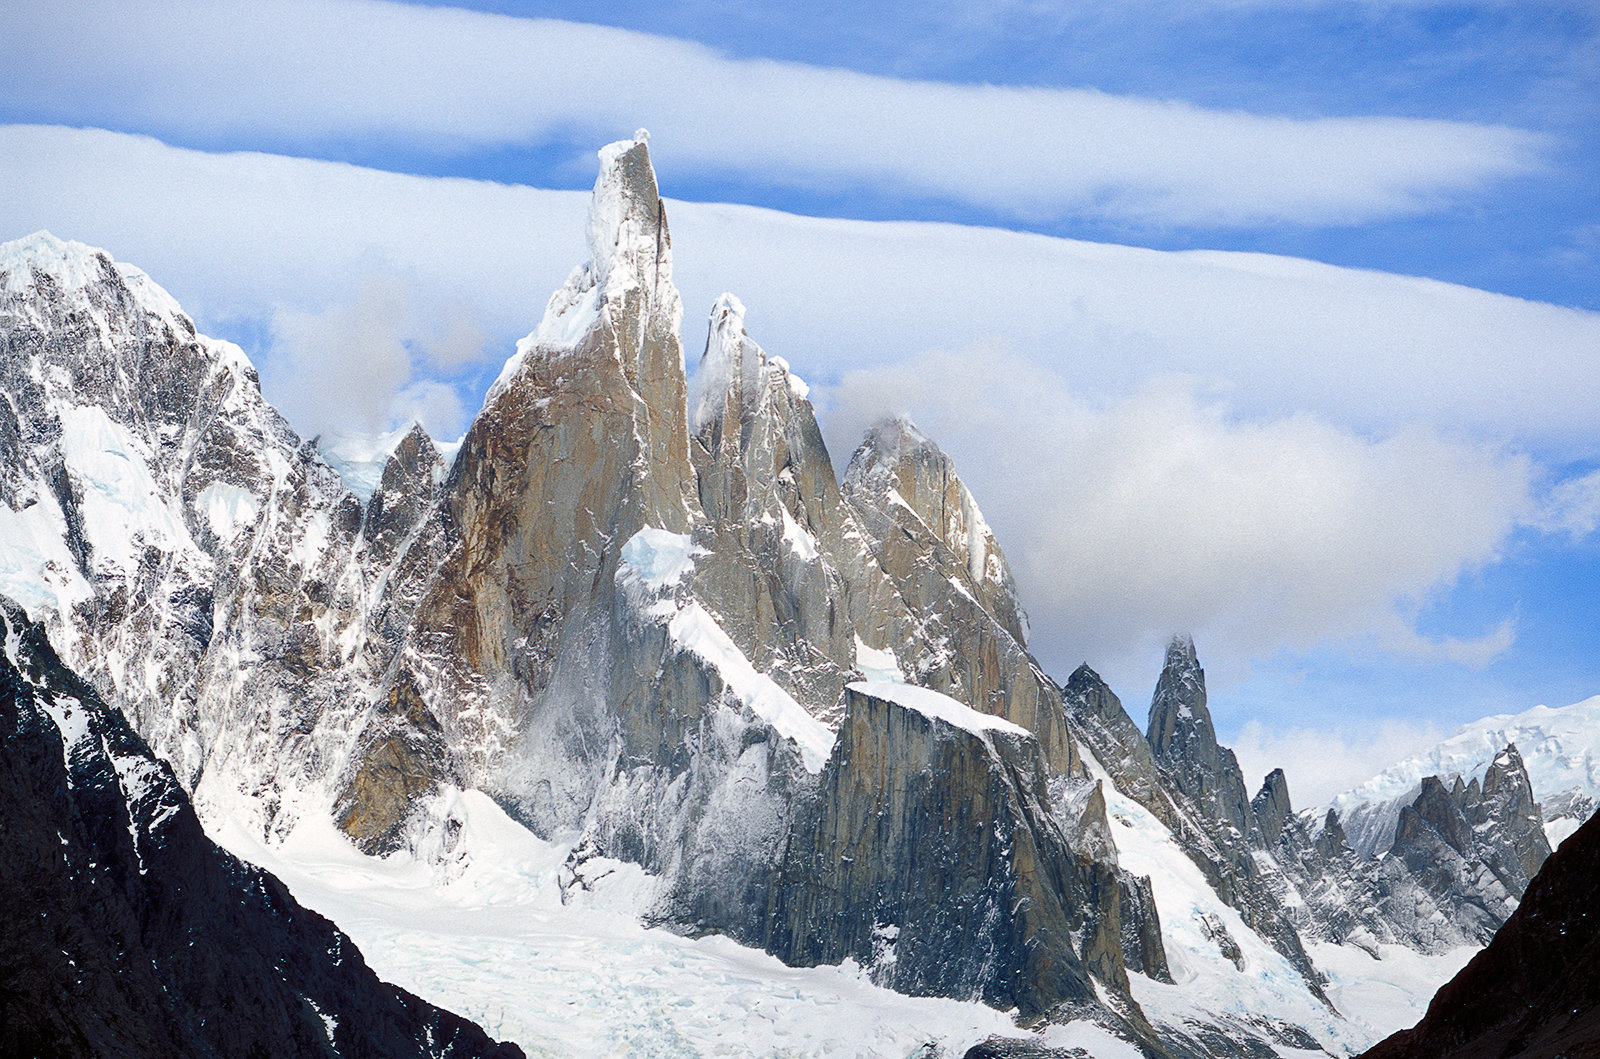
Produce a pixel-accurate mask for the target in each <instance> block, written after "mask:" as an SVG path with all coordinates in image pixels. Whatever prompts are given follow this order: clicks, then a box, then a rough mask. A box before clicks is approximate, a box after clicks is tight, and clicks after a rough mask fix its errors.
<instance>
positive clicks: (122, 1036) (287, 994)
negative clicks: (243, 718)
mask: <svg viewBox="0 0 1600 1059" xmlns="http://www.w3.org/2000/svg"><path fill="white" fill-rule="evenodd" d="M0 632H3V634H4V636H3V638H4V643H5V653H4V656H3V657H0V749H3V751H4V752H3V753H0V855H3V856H4V859H5V864H6V870H5V872H3V873H0V923H3V924H4V928H3V929H0V981H4V982H5V983H6V987H5V988H4V989H3V990H0V1052H4V1053H5V1054H7V1055H82V1056H98V1055H172V1056H220V1055H329V1056H333V1055H352V1056H365V1055H380V1054H381V1055H395V1056H401V1055H414V1056H449V1057H462V1059H465V1057H468V1056H485V1057H496V1059H511V1057H513V1056H521V1055H522V1050H521V1049H520V1048H518V1047H516V1046H515V1045H509V1044H498V1045H497V1044H496V1043H495V1042H493V1041H491V1040H490V1039H489V1038H488V1037H487V1036H486V1035H485V1034H484V1033H483V1031H482V1030H481V1029H479V1028H478V1027H477V1026H476V1025H474V1024H472V1023H470V1022H468V1021H466V1020H465V1019H462V1018H460V1017H458V1016H456V1015H453V1014H451V1013H450V1012H448V1011H443V1010H440V1009H439V1008H436V1007H433V1006H432V1005H430V1004H427V1003H424V1002H423V1001H421V1000H419V999H417V998H416V997H415V996H412V995H411V994H410V993H407V992H405V991H404V990H402V989H399V988H396V987H394V986H389V985H385V984H384V983H382V982H380V981H378V979H377V977H376V976H375V975H373V973H372V972H371V971H370V970H369V969H368V968H367V966H366V964H365V963H364V962H363V961H362V959H361V954H360V953H359V952H358V951H357V950H356V948H355V946H354V945H353V944H352V943H351V941H350V939H349V938H347V937H345V936H344V935H343V934H341V933H340V932H339V931H338V930H337V929H335V928H334V926H333V925H332V924H331V923H329V922H328V921H327V920H325V919H323V918H322V917H321V916H318V915H316V914H315V913H313V912H308V911H306V910H305V909H303V908H301V907H300V906H299V905H298V904H297V903H296V902H295V900H294V898H293V897H291V896H290V895H289V892H288V891H287V890H286V889H284V887H283V885H282V884H281V883H279V882H278V880H277V879H275V878H273V877H272V876H271V875H268V874H267V873H266V872H263V871H261V870H260V869H257V868H253V867H251V866H249V865H247V864H244V863H242V862H240V861H238V860H236V859H234V858H233V857H232V856H230V855H229V854H227V853H225V852H223V851H222V850H221V849H219V848H217V847H216V846H215V845H213V844H212V843H211V842H210V841H209V840H207V839H206V837H205V835H204V834H203V832H202V831H201V828H200V822H199V820H198V819H197V818H196V817H195V815H194V811H193V809H191V807H190V805H189V800H188V798H187V796H186V795H185V794H184V792H183V788H182V787H181V786H179V784H178V782H177V780H176V778H175V777H174V776H173V774H172V772H171V770H170V769H168V768H167V766H166V765H165V764H163V763H161V762H159V761H158V760H157V759H156V758H155V757H154V756H153V755H152V754H151V753H150V751H149V749H148V748H147V747H146V746H145V744H144V742H143V741H142V740H141V739H139V737H138V736H137V735H135V734H134V732H133V731H132V729H131V728H129V726H128V724H127V722H125V721H124V720H123V719H122V717H121V715H120V714H119V713H118V712H117V711H116V710H114V709H112V708H110V707H108V706H106V705H105V704H104V703H103V702H101V701H100V699H99V697H98V696H97V695H96V694H95V693H94V692H93V690H91V689H90V688H89V686H88V685H87V684H85V683H84V682H83V681H81V680H80V679H79V678H78V677H77V676H76V675H75V674H73V673H72V672H71V671H69V670H68V669H66V667H64V666H63V665H62V664H61V662H60V660H59V659H58V658H57V657H56V655H55V652H54V651H53V650H52V649H51V648H50V645H49V643H48V641H47V640H46V638H45V634H44V630H43V628H42V627H41V626H39V625H37V624H33V623H31V622H29V621H28V620H27V618H26V616H25V615H24V614H23V612H22V610H21V608H19V607H17V606H16V605H15V604H13V603H12V602H11V601H9V600H3V599H0ZM197 939H203V942H204V943H203V944H196V940H197Z"/></svg>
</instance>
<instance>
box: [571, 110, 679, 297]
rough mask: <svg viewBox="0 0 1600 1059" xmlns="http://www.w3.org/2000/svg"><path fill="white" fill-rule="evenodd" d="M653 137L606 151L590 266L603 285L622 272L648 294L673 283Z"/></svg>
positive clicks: (592, 215)
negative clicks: (653, 160) (653, 161)
mask: <svg viewBox="0 0 1600 1059" xmlns="http://www.w3.org/2000/svg"><path fill="white" fill-rule="evenodd" d="M648 136H649V134H648V133H646V132H644V130H642V129H641V130H640V131H639V132H638V133H636V134H635V135H634V139H632V140H619V141H617V142H616V143H612V144H607V145H606V146H605V147H602V148H600V175H599V176H598V177H597V178H596V179H595V182H594V194H593V195H592V196H591V198H590V200H589V223H588V237H589V267H590V268H591V269H592V270H593V271H594V274H595V277H596V278H597V279H598V280H599V281H600V283H601V285H602V286H605V285H608V284H609V282H611V281H612V276H613V274H614V273H616V272H617V271H618V270H619V269H620V270H622V271H623V273H624V275H623V276H621V277H618V278H619V279H622V280H624V281H625V282H637V283H638V285H639V286H641V287H644V288H645V289H647V290H654V289H656V288H657V287H659V286H660V285H661V284H662V283H671V282H672V244H671V240H670V239H669V238H668V236H667V220H666V210H665V207H663V205H662V203H661V194H660V191H659V190H658V188H657V186H656V171H655V169H653V168H652V167H651V165H650V147H649V145H648V142H647V140H648Z"/></svg>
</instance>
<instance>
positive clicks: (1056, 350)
mask: <svg viewBox="0 0 1600 1059" xmlns="http://www.w3.org/2000/svg"><path fill="white" fill-rule="evenodd" d="M659 142H660V141H659V137H658V138H657V139H656V140H654V141H652V150H653V151H654V150H655V149H656V148H657V145H658V144H659ZM0 157H4V158H5V159H6V164H5V165H4V166H0V232H4V233H7V237H14V236H18V235H23V234H26V233H28V232H31V231H33V230H36V229H38V228H50V229H52V230H54V231H55V232H56V234H58V235H60V236H62V237H67V238H74V239H80V240H82V241H84V242H88V243H91V244H93V245H98V246H103V247H105V248H107V249H108V250H110V251H111V252H112V253H113V254H114V255H115V256H117V257H118V258H120V259H122V260H126V261H129V262H132V263H134V264H137V265H139V266H140V267H141V268H144V269H146V270H147V271H149V272H150V273H151V274H152V275H154V276H155V277H156V278H157V279H158V281H159V282H161V283H162V284H163V285H164V286H166V287H168V288H169V289H170V290H171V291H172V292H173V294H175V295H176V296H177V297H178V298H179V300H180V301H181V302H182V303H183V305H184V306H185V307H186V308H187V309H188V310H189V311H190V312H191V313H194V314H195V315H197V316H198V317H199V318H200V319H201V320H202V322H207V321H210V322H213V323H214V324H215V323H224V324H225V323H226V322H228V321H230V320H234V319H247V320H248V319H261V318H269V317H271V316H272V315H273V313H274V312H275V311H276V310H277V309H278V308H279V307H284V308H287V309H291V310H295V311H303V312H309V313H322V312H326V311H328V310H329V309H332V308H335V307H338V306H345V305H349V304H352V303H354V302H355V301H356V300H357V298H358V296H359V289H360V286H361V283H362V282H363V281H365V280H367V279H369V278H375V277H378V278H381V277H389V278H391V279H392V278H395V277H398V278H400V279H401V280H403V281H404V282H405V283H406V284H407V287H408V291H410V292H411V295H410V296H411V297H412V298H413V300H415V301H417V303H418V306H419V309H418V311H419V314H420V317H419V320H418V322H417V323H416V325H415V326H416V327H417V328H419V329H421V332H419V333H422V332H425V334H424V335H423V338H424V341H423V344H424V345H425V346H427V345H428V344H429V343H430V342H433V341H435V339H434V338H433V337H432V336H438V335H441V334H444V335H449V334H455V333H459V332H463V331H465V332H472V331H474V330H481V332H482V333H483V334H485V335H486V336H488V337H487V340H486V343H485V345H484V347H483V353H482V356H483V357H485V358H487V359H488V360H490V361H493V362H494V363H495V364H496V366H497V365H498V362H499V360H500V359H501V358H502V357H504V356H505V355H507V354H508V353H509V346H510V342H511V340H512V339H514V338H515V337H519V336H521V335H523V334H526V333H527V332H529V331H530V330H532V329H533V328H534V327H535V326H536V325H537V323H538V320H539V318H540V316H541V315H542V313H543V311H544V306H545V303H546V302H547V301H548V300H549V296H550V293H551V292H552V291H553V290H555V289H556V288H557V287H559V286H560V285H561V284H562V282H563V281H564V280H565V279H566V277H567V274H568V272H570V271H571V269H572V266H573V265H574V264H577V263H578V262H580V261H582V260H583V258H584V255H585V253H586V250H585V246H584V237H583V231H584V225H583V217H584V211H585V209H586V202H587V195H586V194H584V193H582V192H558V191H540V190H536V189H533V188H525V187H511V186H507V185H503V184H494V183H488V182H484V181H471V180H460V179H437V178H426V177H414V176H402V175H397V174H393V173H384V172H378V171H375V170H370V169H362V168H358V167H355V166H349V165H343V164H338V163H329V162H318V161H310V160H306V159H296V158H287V157H282V156H275V155H263V154H220V155H219V154H206V153H201V152H197V151H187V150H180V149H176V148H172V147H167V146H164V145H162V144H160V143H158V142H156V141H153V140H150V139H147V138H144V137H134V136H125V135H119V134H116V133H107V132H100V131H95V130H73V129H62V128H54V127H38V126H0ZM658 169H659V170H660V172H661V178H662V181H663V184H664V186H665V187H666V188H667V190H669V191H670V189H671V184H672V171H671V170H670V169H668V168H666V167H665V166H664V165H662V164H658ZM668 218H669V222H670V225H671V228H672V238H673V243H674V247H675V249H676V254H675V255H674V258H675V262H676V264H675V269H676V271H675V278H676V280H677V282H678V284H679V286H680V287H681V288H682V290H683V292H684V303H685V305H686V306H688V312H687V316H686V324H685V333H686V344H687V345H688V346H690V347H693V346H695V345H696V343H697V342H698V341H699V339H700V334H701V333H702V332H701V328H702V326H703V324H702V323H701V320H702V319H703V317H701V316H700V313H702V312H706V311H709V309H710V307H711V304H712V302H713V301H714V300H715V298H716V297H717V296H718V295H719V294H721V293H722V292H723V291H733V292H734V293H736V294H738V295H739V296H740V298H741V299H743V301H744V303H745V304H746V305H747V306H748V307H749V324H750V328H751V331H752V334H755V335H756V336H757V338H758V340H759V341H761V342H762V343H763V345H765V346H767V347H768V348H769V349H771V350H773V351H774V352H775V353H778V354H780V355H782V356H784V357H785V358H787V359H788V360H789V361H790V363H792V364H793V365H794V366H795V368H796V370H797V371H799V372H800V373H801V374H802V375H804V376H806V377H807V378H809V379H810V380H811V381H813V382H817V383H821V384H826V383H828V382H831V381H834V380H837V379H838V378H839V377H840V376H841V375H842V373H843V372H845V371H847V370H850V369H853V368H870V367H878V366H884V365H890V364H895V363H897V362H900V361H903V360H905V359H906V358H908V357H911V356H915V355H918V354H920V353H922V352H924V351H926V350H928V349H935V348H943V349H959V348H965V347H968V346H971V345H973V344H975V343H978V342H980V341H984V340H987V339H993V340H995V341H996V342H998V343H1000V344H1001V345H1003V346H1004V347H1005V348H1007V349H1009V350H1011V351H1013V352H1014V353H1015V354H1017V355H1018V356H1019V357H1023V358H1025V359H1027V360H1029V361H1031V362H1033V363H1035V364H1038V365H1040V366H1042V367H1047V368H1049V369H1050V370H1051V371H1053V372H1055V373H1057V374H1058V375H1060V376H1061V377H1063V378H1066V379H1070V380H1071V382H1072V385H1073V387H1074V390H1075V391H1076V392H1078V393H1080V394H1082V395H1085V396H1086V397H1126V396H1128V395H1130V394H1132V393H1133V392H1135V391H1136V390H1137V389H1138V388H1139V387H1140V386H1141V385H1142V384H1143V382H1144V380H1146V379H1148V378H1149V377H1151V376H1152V375H1161V374H1181V375H1192V376H1194V377H1196V378H1198V379H1201V380H1203V381H1205V382H1206V383H1207V384H1208V385H1212V384H1215V385H1220V386H1226V387H1228V388H1229V389H1228V396H1229V401H1230V404H1231V406H1232V407H1233V408H1234V409H1235V410H1236V411H1238V412H1239V413H1241V414H1244V415H1249V416H1255V417H1269V418H1270V417H1275V416H1283V415H1288V414H1291V413H1293V412H1296V411H1302V410H1304V411H1311V412H1315V413H1316V414H1318V415H1320V416H1322V417H1324V418H1326V419H1328V420H1330V421H1332V422H1336V423H1341V424H1346V425H1349V426H1352V427H1355V428H1358V429H1362V430H1366V431H1369V432H1385V431H1393V430H1396V429H1399V428H1400V427H1401V426H1403V425H1404V424H1407V423H1411V422H1424V423H1429V424H1433V425H1436V426H1438V427H1440V428H1443V429H1450V430H1457V431H1463V432H1466V433H1468V434H1470V435H1473V436H1478V437H1487V438H1491V439H1511V440H1513V441H1515V442H1516V443H1518V444H1520V445H1524V446H1529V447H1534V448H1537V449H1539V450H1540V451H1542V452H1557V451H1559V452H1562V453H1569V454H1570V456H1569V457H1568V458H1582V457H1585V456H1587V455H1588V454H1590V453H1592V451H1593V449H1594V447H1595V445H1596V443H1597V441H1600V438H1597V436H1596V435H1597V428H1596V423H1595V417H1594V409H1595V408H1597V407H1600V371H1596V370H1595V365H1596V364H1597V363H1600V313H1591V312H1584V311H1581V310H1576V309H1566V308H1561V307H1557V306H1551V305H1544V304H1539V303H1535V302H1527V301H1522V300H1520V299H1516V298H1510V297H1505V296H1503V295H1496V294H1489V293H1485V292H1483V291H1477V290H1472V289H1470V288H1465V287H1458V286H1453V285H1451V284H1446V283H1438V282H1434V281H1431V280H1420V279H1412V278H1407V277H1403V276H1394V275H1388V274H1384V273H1378V272H1364V271H1359V270H1354V269H1344V268H1335V267H1332V266H1328V265H1320V264H1316V263H1314V262H1310V261H1304V260H1298V259H1293V258H1283V257H1272V256H1269V255H1265V254H1235V253H1219V252H1187V253H1169V252H1162V251H1154V250H1142V249H1137V248H1133V247H1123V246H1112V245H1106V244H1098V243H1085V242H1079V241H1074V240H1069V239H1053V238H1048V237H1044V236H1038V235H1029V234H1025V233H1017V232H1005V231H999V230H995V229H983V228H969V227H961V226H956V225H945V224H919V223H872V222H861V221H841V220H819V219H813V218H804V217H796V216H793V215H790V214H783V213H778V212H775V211H771V210H761V209H754V208H751V207H743V206H728V205H718V204H701V203H684V202H671V203H669V206H668ZM446 347H447V348H448V349H449V351H450V352H448V353H447V354H444V355H442V359H443V360H445V361H448V362H449V364H447V365H445V366H446V367H449V366H451V365H458V364H460V363H461V361H460V354H459V349H458V345H457V344H456V343H453V342H443V343H440V348H446ZM434 359H439V358H435V357H430V358H429V360H430V362H431V361H432V360H434ZM263 368H264V370H265V369H270V368H271V365H270V364H264V365H263ZM468 396H469V403H470V398H471V397H472V396H475V395H468Z"/></svg>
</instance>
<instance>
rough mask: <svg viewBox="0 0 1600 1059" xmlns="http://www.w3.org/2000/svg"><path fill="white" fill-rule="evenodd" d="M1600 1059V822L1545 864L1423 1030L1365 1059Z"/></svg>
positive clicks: (1447, 989) (1436, 1004)
mask: <svg viewBox="0 0 1600 1059" xmlns="http://www.w3.org/2000/svg"><path fill="white" fill-rule="evenodd" d="M1595 1056H1600V819H1591V820H1590V821H1589V822H1588V823H1586V824H1584V825H1583V826H1582V827H1581V828H1579V829H1578V831H1577V832H1575V833H1574V834H1573V835H1572V836H1571V837H1569V838H1568V839H1567V841H1565V842H1563V843H1562V844H1561V848H1560V849H1558V850H1556V851H1555V852H1554V853H1552V854H1551V855H1550V856H1549V858H1548V859H1547V860H1545V861H1544V863H1543V866H1542V867H1541V868H1540V870H1539V872H1538V874H1537V876H1535V878H1534V879H1533V881H1532V883H1530V884H1529V886H1528V889H1527V892H1526V893H1525V894H1523V897H1522V903H1521V905H1520V906H1519V907H1518V908H1517V910H1516V911H1515V912H1513V913H1512V914H1511V917H1510V918H1509V919H1507V920H1506V922H1505V925H1504V926H1502V927H1501V928H1500V930H1499V931H1498V932H1497V933H1496V934H1495V936H1494V939H1493V940H1492V941H1491V942H1490V943H1489V945H1488V947H1487V948H1485V949H1484V950H1483V951H1482V952H1480V953H1479V954H1478V955H1476V956H1474V957H1473V958H1472V962H1470V963H1469V964H1467V966H1466V967H1465V968H1463V969H1462V971H1461V972H1460V973H1459V974H1457V975H1456V977H1455V978H1453V979H1451V981H1450V982H1449V983H1447V984H1446V985H1445V986H1444V987H1443V988H1442V989H1440V990H1439V992H1438V993H1437V994H1436V995H1435V996H1434V998H1433V1002H1432V1003H1430V1004H1429V1005H1428V1012H1427V1014H1426V1015H1425V1016H1424V1017H1423V1019H1422V1021H1421V1022H1419V1023H1418V1024H1417V1025H1416V1026H1414V1027H1413V1028H1411V1029H1409V1030H1403V1031H1401V1032H1400V1033H1397V1034H1395V1035H1394V1036H1392V1037H1390V1038H1388V1039H1387V1040H1385V1041H1383V1042H1382V1043H1380V1044H1379V1045H1378V1046H1377V1047H1375V1048H1373V1049H1372V1050H1371V1051H1369V1052H1367V1053H1366V1054H1365V1055H1364V1056H1363V1057H1362V1059H1446V1057H1448V1059H1558V1057H1566V1059H1593V1057H1595Z"/></svg>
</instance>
